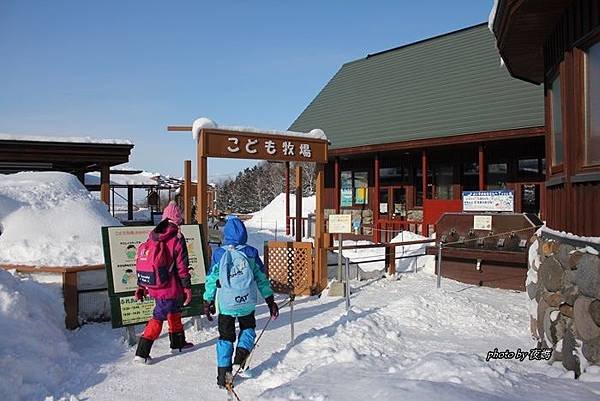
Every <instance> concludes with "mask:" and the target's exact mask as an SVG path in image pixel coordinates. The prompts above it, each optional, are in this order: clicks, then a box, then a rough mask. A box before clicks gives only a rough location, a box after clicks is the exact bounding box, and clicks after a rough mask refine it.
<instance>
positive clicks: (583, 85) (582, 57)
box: [577, 35, 600, 172]
mask: <svg viewBox="0 0 600 401" xmlns="http://www.w3.org/2000/svg"><path fill="white" fill-rule="evenodd" d="M593 46H600V35H596V36H594V37H592V39H591V40H588V41H587V42H586V43H585V46H582V47H579V48H578V51H577V53H578V56H579V57H578V59H579V61H580V63H581V68H580V71H581V82H580V84H579V89H580V90H581V99H582V100H581V111H580V113H579V118H580V121H581V124H582V125H581V126H582V132H581V135H580V138H578V139H579V141H578V142H579V143H580V152H579V154H578V158H577V159H578V160H577V167H578V169H577V170H579V171H582V172H588V171H594V170H596V171H597V170H600V160H598V161H596V162H593V163H588V161H587V140H588V133H589V131H588V130H589V125H590V124H589V115H588V111H589V109H590V108H589V97H588V96H589V91H588V89H589V88H588V57H589V56H588V53H589V50H590V48H591V47H593ZM597 90H599V91H600V88H599V89H597ZM598 118H599V119H600V115H599V116H598Z"/></svg>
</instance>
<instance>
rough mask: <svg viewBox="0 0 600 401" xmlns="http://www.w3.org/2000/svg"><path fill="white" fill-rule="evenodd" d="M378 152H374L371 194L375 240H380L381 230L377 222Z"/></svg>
mask: <svg viewBox="0 0 600 401" xmlns="http://www.w3.org/2000/svg"><path fill="white" fill-rule="evenodd" d="M380 163H381V162H380V160H379V153H376V154H375V166H374V169H375V174H374V176H375V194H374V195H375V196H373V203H374V205H373V234H374V237H375V238H374V239H375V242H381V232H380V231H379V227H377V223H378V222H379V168H380Z"/></svg>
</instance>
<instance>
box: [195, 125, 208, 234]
mask: <svg viewBox="0 0 600 401" xmlns="http://www.w3.org/2000/svg"><path fill="white" fill-rule="evenodd" d="M205 147H206V136H204V135H200V136H199V137H198V166H197V168H198V172H197V175H198V187H197V191H198V192H197V195H196V221H197V222H198V223H199V224H202V227H203V229H204V238H208V216H207V210H208V200H207V194H206V191H207V188H208V172H207V168H208V162H207V158H206V156H204V155H205V154H206V152H205Z"/></svg>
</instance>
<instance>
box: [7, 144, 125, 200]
mask: <svg viewBox="0 0 600 401" xmlns="http://www.w3.org/2000/svg"><path fill="white" fill-rule="evenodd" d="M132 148H133V144H132V143H131V142H130V141H128V140H120V139H93V138H88V137H54V136H32V135H10V134H0V174H10V173H17V172H19V171H63V172H66V173H71V174H74V175H75V176H77V177H78V178H79V181H81V183H82V184H84V181H85V180H84V176H85V173H87V172H91V171H99V172H100V183H99V189H100V195H101V199H102V201H103V202H104V203H106V204H107V205H108V204H109V202H110V187H109V185H110V168H111V167H112V166H116V165H119V164H123V163H127V162H128V161H129V155H130V154H131V149H132Z"/></svg>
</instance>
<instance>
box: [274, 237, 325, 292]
mask: <svg viewBox="0 0 600 401" xmlns="http://www.w3.org/2000/svg"><path fill="white" fill-rule="evenodd" d="M265 256H266V257H265V264H266V267H267V272H268V275H269V279H270V280H271V286H272V287H273V291H275V292H277V293H283V294H290V293H292V294H294V295H306V294H310V290H311V288H312V287H313V284H314V283H313V257H312V244H311V243H309V242H276V241H269V242H268V243H267V244H266V245H265Z"/></svg>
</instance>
